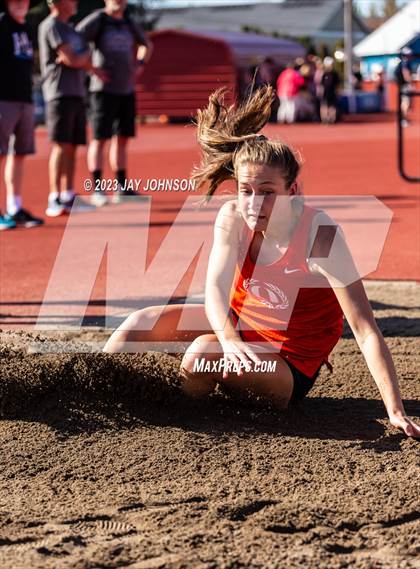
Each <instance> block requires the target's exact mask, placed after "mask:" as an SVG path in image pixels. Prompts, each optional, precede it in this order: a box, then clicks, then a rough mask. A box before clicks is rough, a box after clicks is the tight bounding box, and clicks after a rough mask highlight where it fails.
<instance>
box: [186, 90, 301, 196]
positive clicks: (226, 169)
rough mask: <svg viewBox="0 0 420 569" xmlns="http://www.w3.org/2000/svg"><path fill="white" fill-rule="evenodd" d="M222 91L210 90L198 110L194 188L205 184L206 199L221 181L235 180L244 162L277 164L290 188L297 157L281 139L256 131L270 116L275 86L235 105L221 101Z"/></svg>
mask: <svg viewBox="0 0 420 569" xmlns="http://www.w3.org/2000/svg"><path fill="white" fill-rule="evenodd" d="M225 93H226V89H225V88H222V89H218V90H217V91H215V92H214V93H212V94H211V95H210V97H209V104H208V106H207V107H206V108H205V109H203V110H198V112H197V140H198V144H199V145H200V148H201V151H202V160H201V164H200V165H199V166H197V167H195V168H194V170H193V173H192V179H193V180H194V181H195V182H196V188H197V189H198V188H200V187H201V186H202V185H203V184H206V183H208V184H209V187H208V191H207V197H208V198H209V197H210V196H211V195H212V194H213V193H214V192H215V191H216V189H217V187H218V186H219V185H220V184H221V183H222V182H224V181H225V180H229V179H236V172H237V168H238V166H239V164H241V163H243V162H251V163H256V164H267V165H268V166H274V167H279V168H280V169H281V171H282V175H283V177H284V179H285V182H286V187H290V186H291V185H292V184H293V182H294V181H295V180H296V177H297V175H298V174H299V170H300V166H301V164H300V160H298V158H297V157H296V156H295V153H294V152H293V150H292V149H291V148H290V147H289V146H288V145H287V144H285V143H284V142H281V141H276V140H269V139H268V138H267V137H266V136H264V135H260V134H258V133H259V132H260V130H261V129H262V128H263V127H264V126H265V125H266V124H267V122H268V119H269V118H270V114H271V106H272V103H273V100H274V98H275V93H274V89H273V88H272V87H271V86H264V87H261V88H260V89H258V90H257V91H256V92H255V93H254V94H253V95H252V96H251V97H250V98H249V99H248V100H247V101H246V102H245V103H243V104H241V105H239V106H238V107H235V106H234V105H231V106H229V107H227V106H226V105H225V104H224V95H225Z"/></svg>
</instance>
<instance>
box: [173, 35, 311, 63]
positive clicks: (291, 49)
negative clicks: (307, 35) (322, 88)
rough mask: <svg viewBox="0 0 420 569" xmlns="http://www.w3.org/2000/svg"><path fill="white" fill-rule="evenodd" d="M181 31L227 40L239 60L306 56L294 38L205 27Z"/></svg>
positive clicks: (282, 58) (288, 58)
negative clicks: (205, 28) (206, 28)
mask: <svg viewBox="0 0 420 569" xmlns="http://www.w3.org/2000/svg"><path fill="white" fill-rule="evenodd" d="M179 32H180V33H192V34H196V35H199V36H204V37H207V38H210V39H216V40H220V41H223V42H225V43H226V44H227V45H228V46H229V48H230V50H231V52H232V54H233V55H234V57H235V60H236V61H238V62H241V61H248V60H250V59H251V58H255V57H258V59H264V58H265V57H272V58H274V59H276V58H279V60H281V61H284V60H290V59H294V58H296V57H304V55H305V53H306V50H305V48H304V47H303V46H302V45H301V44H299V43H297V42H295V41H293V40H290V39H284V38H273V37H271V36H264V35H261V34H254V33H250V32H247V33H245V32H230V31H227V32H226V31H225V32H223V31H216V30H204V29H194V30H192V29H189V30H179Z"/></svg>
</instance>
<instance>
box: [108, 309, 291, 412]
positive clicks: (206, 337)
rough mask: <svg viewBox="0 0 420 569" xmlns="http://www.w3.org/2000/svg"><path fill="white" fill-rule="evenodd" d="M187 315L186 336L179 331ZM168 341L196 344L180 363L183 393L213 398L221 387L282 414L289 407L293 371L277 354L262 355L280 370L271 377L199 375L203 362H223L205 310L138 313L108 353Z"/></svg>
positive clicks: (114, 336)
mask: <svg viewBox="0 0 420 569" xmlns="http://www.w3.org/2000/svg"><path fill="white" fill-rule="evenodd" d="M182 313H183V317H184V318H185V320H183V322H185V323H186V325H185V326H184V327H185V328H187V329H186V330H178V329H177V328H178V323H179V320H180V317H181V314H182ZM159 314H160V316H159V317H158V315H159ZM157 317H158V319H157V320H156V318H157ZM153 323H155V324H154V325H153ZM165 341H179V342H192V344H191V345H190V346H189V347H188V349H187V351H186V353H185V355H184V357H183V359H182V362H181V373H182V375H183V378H184V381H183V385H182V388H183V390H184V392H185V393H186V394H188V395H190V396H192V397H201V396H204V395H208V394H209V393H211V392H212V391H213V390H214V388H215V387H216V383H217V382H220V383H223V384H225V385H227V386H228V387H230V388H232V389H238V390H249V391H251V392H253V393H255V394H256V395H260V396H262V397H265V398H267V399H269V400H271V401H272V402H274V403H275V404H276V406H277V407H279V408H281V409H284V408H286V407H287V405H288V403H289V401H290V397H291V395H292V391H293V376H292V373H291V371H290V369H289V366H288V365H287V364H286V362H285V361H284V360H283V359H282V358H281V357H280V356H279V355H278V354H276V353H271V352H270V353H258V355H259V357H260V359H261V360H267V361H269V362H273V365H274V366H275V367H274V370H272V371H256V370H252V371H249V372H247V371H245V370H243V374H242V375H240V376H238V375H237V373H236V372H233V371H232V372H230V373H229V375H228V378H227V379H223V377H222V371H220V372H213V371H211V372H205V371H196V366H197V363H198V362H199V361H200V359H201V358H204V360H205V362H216V365H219V361H220V359H221V358H223V350H222V347H221V346H220V343H219V341H218V339H217V336H216V335H215V334H214V333H213V331H212V329H211V326H210V323H209V322H208V319H207V316H206V314H205V311H204V306H203V305H197V304H173V305H168V306H165V307H161V306H152V307H149V308H144V309H142V310H138V311H137V312H134V313H133V314H132V315H131V316H129V317H128V318H127V319H126V320H125V321H124V322H123V323H122V324H121V326H120V327H119V328H117V330H115V332H114V333H113V334H112V336H111V337H110V338H109V340H108V342H107V343H106V345H105V347H104V351H105V352H108V353H116V352H135V351H139V350H141V349H147V347H145V344H143V342H165ZM136 346H137V348H138V349H137V350H136Z"/></svg>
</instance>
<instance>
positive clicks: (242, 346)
mask: <svg viewBox="0 0 420 569" xmlns="http://www.w3.org/2000/svg"><path fill="white" fill-rule="evenodd" d="M240 219H241V218H240V216H239V215H238V213H237V212H236V205H235V202H234V201H229V202H226V203H225V204H223V206H222V207H221V208H220V210H219V213H218V215H217V218H216V223H215V227H214V241H213V247H212V250H211V253H210V258H209V266H208V269H207V278H206V292H205V311H206V315H207V318H208V320H209V322H210V324H211V326H212V328H213V330H214V333H215V334H216V336H217V338H218V340H219V342H220V344H221V346H222V348H223V351H224V357H225V360H228V361H231V362H232V363H235V364H239V363H240V362H241V361H242V362H243V363H244V364H247V363H249V362H250V360H252V361H254V362H259V361H260V358H259V357H258V356H257V355H256V354H255V353H254V352H253V351H252V350H251V349H250V348H249V347H248V345H247V344H246V343H245V342H243V341H242V339H241V337H240V335H239V334H238V332H237V331H236V329H235V326H234V324H233V322H232V320H231V318H230V317H229V313H230V294H231V288H232V284H233V280H234V276H235V268H236V263H237V259H238V254H239V227H240ZM238 373H239V375H242V372H238ZM223 377H224V378H226V377H227V373H224V374H223Z"/></svg>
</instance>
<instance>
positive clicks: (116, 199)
mask: <svg viewBox="0 0 420 569" xmlns="http://www.w3.org/2000/svg"><path fill="white" fill-rule="evenodd" d="M128 196H129V197H133V196H134V197H136V198H139V200H138V201H140V200H141V199H144V198H145V197H146V196H143V195H141V194H139V193H138V192H136V191H135V190H121V189H119V190H118V191H117V192H113V194H112V203H115V204H118V203H121V202H122V201H123V198H125V197H128Z"/></svg>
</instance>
